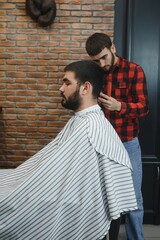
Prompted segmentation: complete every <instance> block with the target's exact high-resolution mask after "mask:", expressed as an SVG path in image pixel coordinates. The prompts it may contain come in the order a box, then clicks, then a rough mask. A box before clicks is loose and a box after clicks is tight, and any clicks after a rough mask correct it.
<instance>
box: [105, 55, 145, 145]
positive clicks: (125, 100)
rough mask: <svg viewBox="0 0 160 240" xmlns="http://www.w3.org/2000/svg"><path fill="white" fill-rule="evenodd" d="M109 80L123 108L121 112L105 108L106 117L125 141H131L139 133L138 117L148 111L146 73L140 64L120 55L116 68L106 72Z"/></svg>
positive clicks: (114, 96) (113, 95)
mask: <svg viewBox="0 0 160 240" xmlns="http://www.w3.org/2000/svg"><path fill="white" fill-rule="evenodd" d="M107 81H111V82H112V91H111V97H113V98H115V99H116V100H118V101H120V102H121V104H122V108H121V111H120V112H117V111H109V110H106V109H105V110H104V112H105V115H106V118H107V119H108V120H109V121H110V123H111V124H112V125H113V127H114V128H115V130H116V132H117V133H118V135H119V137H120V138H121V140H122V141H123V142H125V141H130V140H131V139H133V138H134V137H136V136H137V135H138V133H139V122H138V118H139V117H143V116H145V115H146V114H147V113H148V93H147V85H146V78H145V74H144V72H143V70H142V68H141V67H140V66H139V65H137V64H135V63H132V62H128V61H127V60H125V59H122V58H120V57H118V61H117V63H116V65H115V66H114V68H113V69H112V70H111V72H110V73H109V74H106V83H107ZM106 88H107V86H105V89H106ZM106 90H107V89H106Z"/></svg>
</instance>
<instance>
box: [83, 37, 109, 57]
mask: <svg viewBox="0 0 160 240" xmlns="http://www.w3.org/2000/svg"><path fill="white" fill-rule="evenodd" d="M111 46H112V41H111V39H110V37H109V36H108V35H107V34H104V33H94V34H92V35H91V36H90V37H89V38H88V39H87V41H86V51H87V53H88V55H89V56H96V55H97V54H99V53H100V52H101V51H102V50H103V49H104V48H107V49H110V48H111Z"/></svg>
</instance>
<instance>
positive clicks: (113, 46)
mask: <svg viewBox="0 0 160 240" xmlns="http://www.w3.org/2000/svg"><path fill="white" fill-rule="evenodd" d="M111 52H112V53H114V54H115V53H116V47H115V45H114V43H112V46H111Z"/></svg>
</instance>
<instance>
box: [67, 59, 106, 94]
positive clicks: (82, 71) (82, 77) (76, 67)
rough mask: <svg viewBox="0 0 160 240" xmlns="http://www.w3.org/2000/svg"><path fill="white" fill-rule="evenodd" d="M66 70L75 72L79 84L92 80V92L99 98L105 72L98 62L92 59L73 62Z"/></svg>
mask: <svg viewBox="0 0 160 240" xmlns="http://www.w3.org/2000/svg"><path fill="white" fill-rule="evenodd" d="M64 71H65V72H67V71H71V72H74V73H75V77H76V80H77V82H78V84H79V85H82V84H84V83H85V82H87V81H88V82H90V83H91V85H92V87H93V92H92V94H93V96H94V97H95V98H98V96H99V94H100V92H101V90H102V87H103V84H104V72H103V70H102V68H101V67H100V66H98V64H97V63H95V62H94V61H92V60H81V61H77V62H72V63H70V64H68V65H67V66H66V67H65V69H64Z"/></svg>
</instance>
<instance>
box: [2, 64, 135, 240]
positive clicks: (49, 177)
mask: <svg viewBox="0 0 160 240" xmlns="http://www.w3.org/2000/svg"><path fill="white" fill-rule="evenodd" d="M103 80H104V79H103V70H102V69H101V68H100V67H99V66H98V65H97V64H96V63H94V62H93V61H87V60H84V61H78V62H73V63H71V64H69V65H67V66H66V68H65V73H64V77H63V85H62V86H61V88H60V92H61V96H62V105H63V106H64V107H65V108H68V109H71V110H73V111H74V115H73V117H71V119H70V120H69V121H68V123H67V124H66V126H65V127H64V128H63V129H62V131H61V132H60V133H59V134H58V135H57V137H56V138H55V139H54V140H53V141H52V142H50V143H49V144H48V145H47V146H46V147H44V148H43V149H42V150H41V151H39V152H38V153H37V154H36V155H35V156H33V157H31V158H30V159H29V160H27V161H25V162H24V163H23V164H21V165H20V166H19V167H17V168H16V169H15V170H13V171H11V173H6V174H5V173H4V174H3V175H1V176H0V212H1V214H0V239H1V240H8V239H12V240H19V239H20V240H97V239H103V238H104V237H105V236H106V235H107V233H108V230H109V227H110V222H111V220H112V219H117V218H119V216H120V214H121V213H126V212H128V211H132V210H135V209H136V208H137V203H136V198H135V193H134V190H133V182H132V171H131V165H130V160H129V158H128V154H127V152H126V150H125V148H124V146H123V144H122V142H121V141H120V139H119V137H118V135H117V133H116V132H115V130H114V129H113V127H112V126H111V124H110V123H109V122H108V120H107V119H106V118H105V116H104V114H103V112H102V111H101V109H100V107H99V106H98V105H97V98H98V96H99V93H100V91H101V89H102V86H103Z"/></svg>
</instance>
